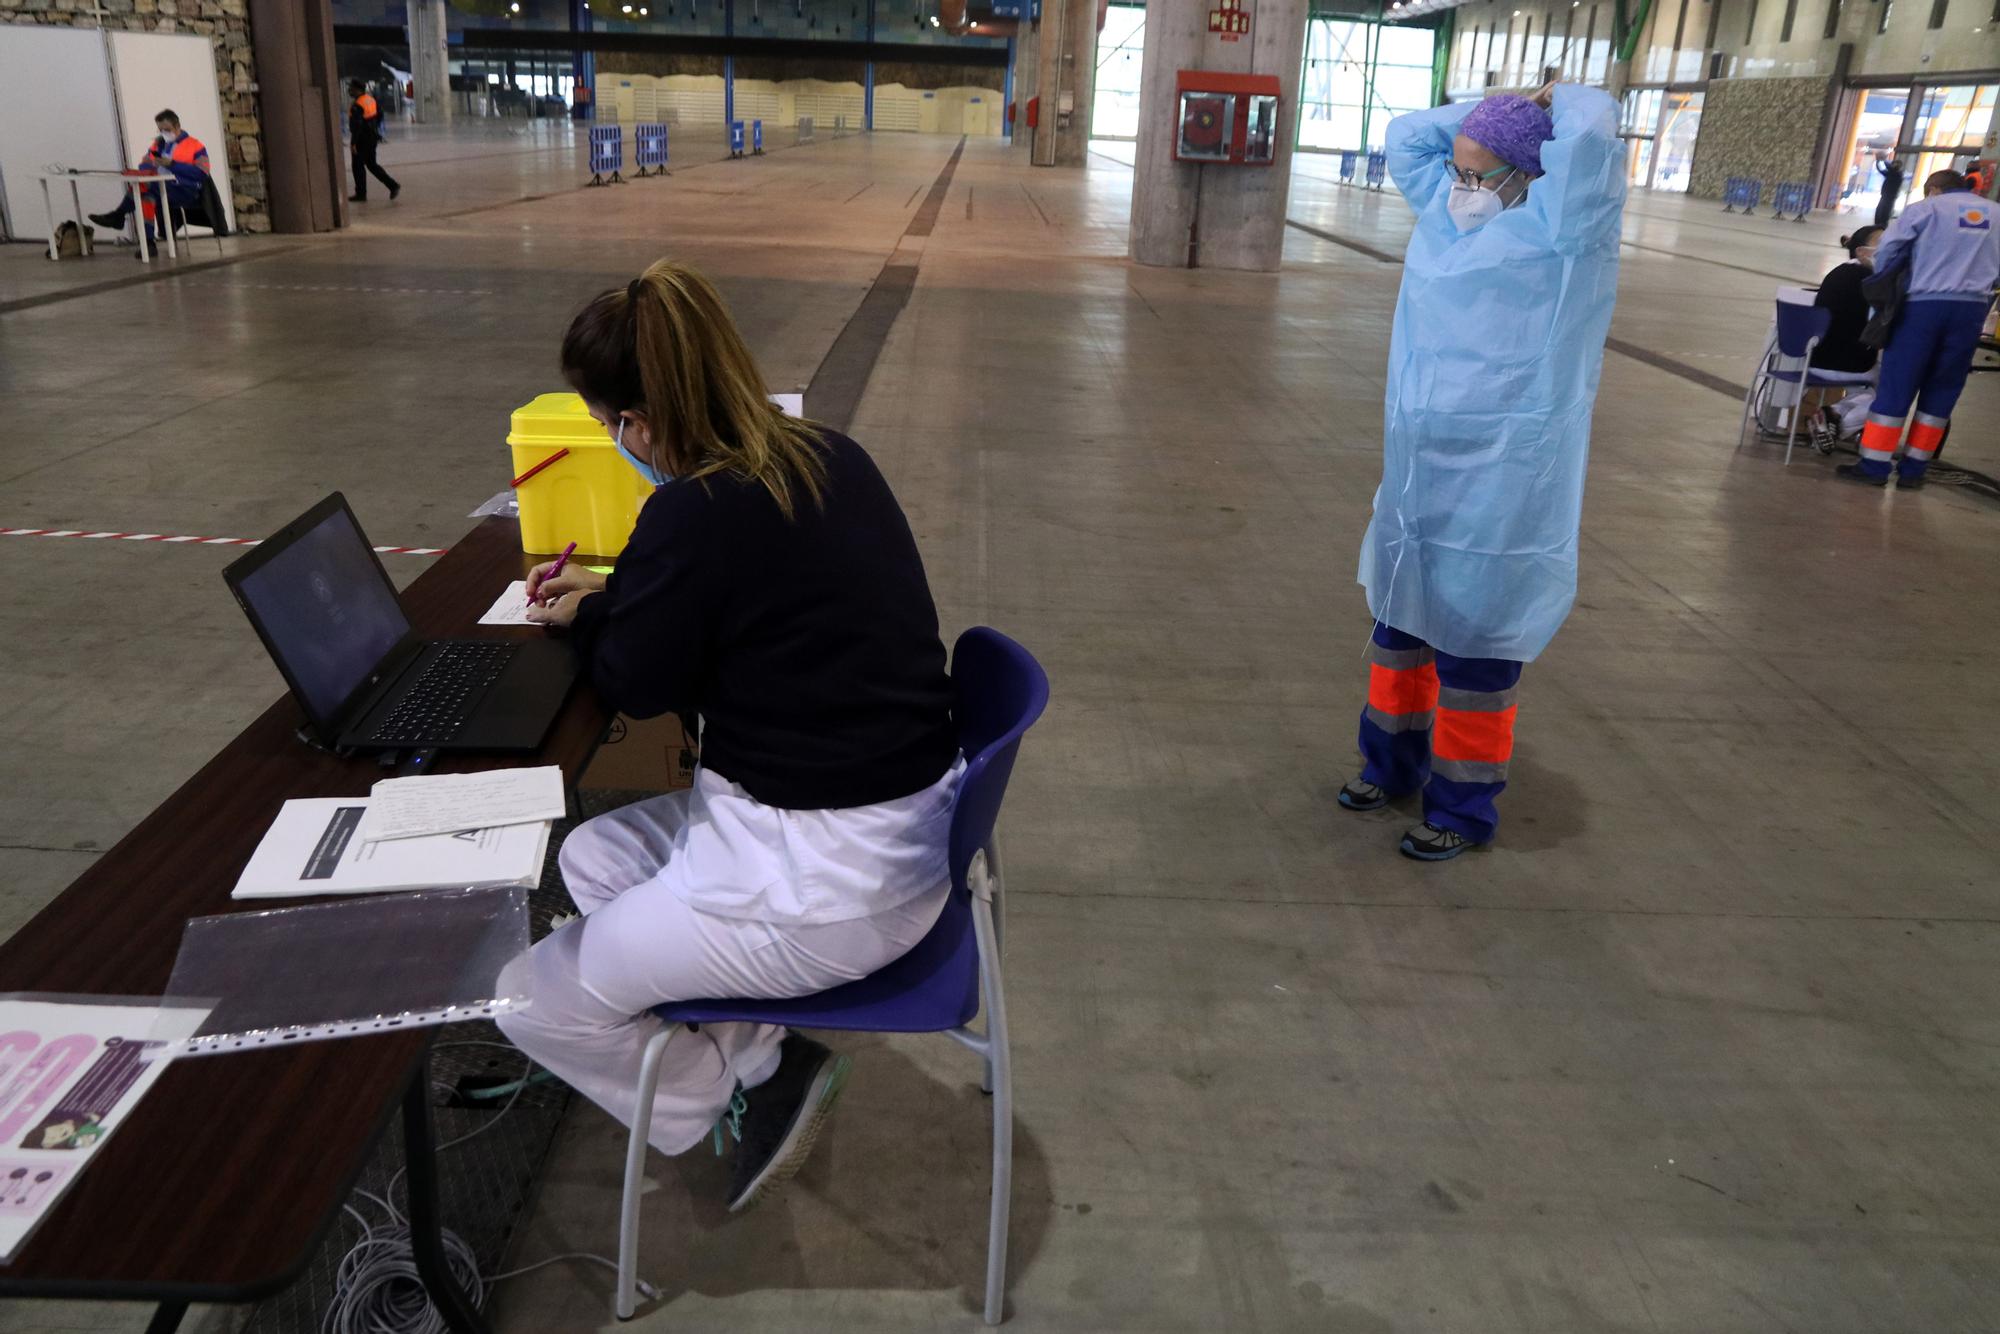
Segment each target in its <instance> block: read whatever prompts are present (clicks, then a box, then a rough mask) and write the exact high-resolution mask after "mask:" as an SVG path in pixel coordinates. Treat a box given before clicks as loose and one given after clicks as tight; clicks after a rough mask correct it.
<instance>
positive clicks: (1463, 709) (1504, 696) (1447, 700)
mask: <svg viewBox="0 0 2000 1334" xmlns="http://www.w3.org/2000/svg"><path fill="white" fill-rule="evenodd" d="M1519 693H1520V687H1519V686H1508V687H1507V688H1506V689H1505V690H1454V689H1452V688H1451V687H1450V686H1440V687H1439V688H1438V707H1439V708H1440V709H1456V710H1457V711H1458V712H1460V713H1500V712H1502V711H1504V710H1506V709H1511V708H1513V707H1514V696H1515V695H1517V694H1519Z"/></svg>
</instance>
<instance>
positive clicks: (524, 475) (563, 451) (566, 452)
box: [513, 446, 569, 490]
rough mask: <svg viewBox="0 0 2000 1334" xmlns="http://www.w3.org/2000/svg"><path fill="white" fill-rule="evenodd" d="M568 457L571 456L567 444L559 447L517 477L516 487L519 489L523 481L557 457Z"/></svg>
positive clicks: (514, 482) (514, 483) (515, 480)
mask: <svg viewBox="0 0 2000 1334" xmlns="http://www.w3.org/2000/svg"><path fill="white" fill-rule="evenodd" d="M568 457H569V448H568V447H567V446H565V447H563V448H562V449H558V450H557V451H556V452H555V453H553V454H551V455H549V456H548V457H547V458H545V459H543V460H542V461H541V462H540V463H537V464H536V465H535V466H534V467H532V468H530V469H528V470H527V471H526V472H524V473H522V474H521V475H520V476H519V477H516V478H515V479H514V481H513V486H514V489H515V490H519V489H520V487H521V483H523V482H525V481H527V480H528V479H529V478H530V477H533V476H534V475H535V474H536V473H538V472H540V471H541V470H542V469H544V468H546V467H548V466H549V465H550V464H551V463H554V462H555V461H556V460H557V459H561V458H568Z"/></svg>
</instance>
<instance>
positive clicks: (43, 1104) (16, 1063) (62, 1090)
mask: <svg viewBox="0 0 2000 1334" xmlns="http://www.w3.org/2000/svg"><path fill="white" fill-rule="evenodd" d="M208 1013H209V1012H208V1010H207V1009H206V1008H204V1007H179V1006H175V1007H170V1008H165V1009H162V1008H160V1007H157V1006H150V1005H115V1004H114V1005H90V1004H82V1003H70V1002H66V1001H59V1000H55V999H53V998H47V999H45V998H42V997H38V996H32V995H25V994H22V995H12V996H0V1262H6V1261H11V1260H12V1259H13V1258H14V1254H15V1252H17V1251H18V1250H20V1248H21V1243H22V1242H24V1241H26V1240H27V1239H28V1234H29V1233H30V1232H33V1231H34V1230H35V1225H36V1224H37V1223H39V1222H41V1221H42V1219H43V1217H44V1216H46V1215H47V1214H48V1212H49V1210H50V1209H52V1208H53V1207H54V1206H55V1203H56V1201H57V1200H58V1199H60V1198H62V1194H63V1192H64V1191H65V1190H67V1189H69V1187H70V1185H71V1184H72V1183H73V1182H75V1180H76V1178H77V1177H78V1176H79V1175H81V1174H82V1172H83V1169H84V1168H85V1167H86V1166H87V1165H88V1164H89V1162H90V1160H91V1158H92V1157H93V1156H94V1155H95V1154H96V1152H97V1150H98V1149H99V1148H100V1147H101V1146H102V1145H103V1143H104V1141H105V1139H106V1138H107V1137H109V1136H110V1134H111V1132H112V1131H114V1130H116V1129H117V1128H118V1126H119V1124H120V1123H121V1122H122V1121H123V1120H124V1119H125V1117H126V1116H127V1115H128V1114H129V1113H130V1112H131V1110H132V1107H133V1105H134V1104H136V1103H137V1102H138V1101H139V1099H140V1097H141V1096H142V1095H143V1094H144V1093H145V1092H146V1090H147V1089H148V1088H150V1087H152V1084H153V1081H154V1080H156V1079H158V1078H159V1077H160V1072H161V1071H163V1070H165V1069H166V1068H167V1064H168V1057H167V1055H166V1053H165V1052H164V1051H163V1050H162V1048H161V1046H160V1045H159V1044H160V1043H162V1042H170V1041H178V1040H180V1039H183V1038H187V1037H190V1036H192V1035H193V1034H194V1032H195V1030H196V1029H198V1028H200V1027H201V1023H202V1021H203V1020H204V1019H206V1018H207V1017H208Z"/></svg>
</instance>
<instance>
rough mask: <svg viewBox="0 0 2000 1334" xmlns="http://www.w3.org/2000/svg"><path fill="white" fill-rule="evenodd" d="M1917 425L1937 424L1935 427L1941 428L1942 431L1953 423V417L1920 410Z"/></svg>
mask: <svg viewBox="0 0 2000 1334" xmlns="http://www.w3.org/2000/svg"><path fill="white" fill-rule="evenodd" d="M1917 425H1919V426H1935V427H1937V428H1938V429H1939V430H1940V431H1942V430H1943V429H1944V428H1945V427H1947V426H1949V425H1951V418H1949V417H1933V416H1931V414H1930V413H1928V412H1919V413H1918V414H1917Z"/></svg>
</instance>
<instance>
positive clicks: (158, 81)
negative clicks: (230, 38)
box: [0, 32, 236, 228]
mask: <svg viewBox="0 0 2000 1334" xmlns="http://www.w3.org/2000/svg"><path fill="white" fill-rule="evenodd" d="M109 36H110V39H111V77H112V87H113V88H114V90H115V91H116V94H117V98H118V118H119V124H120V126H121V127H122V128H123V129H124V131H125V148H126V157H127V158H128V159H129V160H130V161H132V162H136V161H138V160H139V156H140V154H142V153H144V152H145V151H146V148H147V146H148V145H150V144H151V143H152V142H153V136H154V135H155V133H157V131H155V129H154V128H153V117H154V116H156V115H158V114H159V113H160V112H161V111H163V110H167V109H169V108H171V109H172V110H173V112H174V114H176V115H178V116H179V117H180V118H181V128H182V129H184V130H186V131H187V132H188V133H189V134H191V135H193V136H194V137H195V138H197V139H199V140H201V142H202V144H203V145H204V146H205V147H207V149H208V165H209V170H210V172H211V173H212V174H213V175H214V177H215V189H216V193H217V194H219V195H221V196H222V207H223V209H224V211H225V212H227V213H228V214H229V225H230V226H231V227H232V228H233V227H235V225H236V201H235V197H234V196H233V195H232V194H231V193H230V190H229V147H228V138H227V135H226V132H225V129H224V126H223V124H222V101H221V98H220V97H218V96H217V94H216V87H215V52H214V51H213V50H212V49H211V48H210V46H209V44H208V38H206V37H198V36H194V35H192V34H185V33H157V32H113V33H110V34H109ZM0 86H4V85H0Z"/></svg>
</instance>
